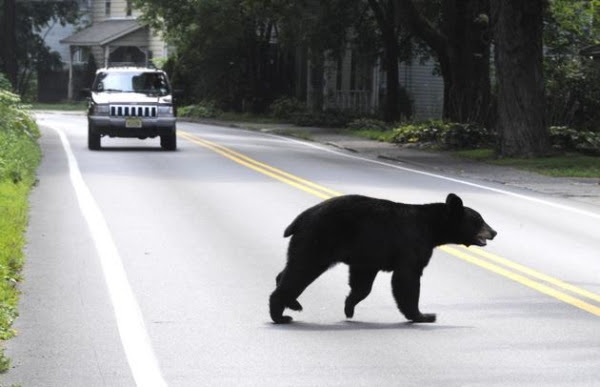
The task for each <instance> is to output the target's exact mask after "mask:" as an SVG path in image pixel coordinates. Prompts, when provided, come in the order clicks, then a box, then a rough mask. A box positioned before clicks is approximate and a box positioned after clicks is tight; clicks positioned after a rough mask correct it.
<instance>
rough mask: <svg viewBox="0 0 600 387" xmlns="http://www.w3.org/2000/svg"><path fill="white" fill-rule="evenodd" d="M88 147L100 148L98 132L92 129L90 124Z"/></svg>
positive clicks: (92, 148) (91, 148)
mask: <svg viewBox="0 0 600 387" xmlns="http://www.w3.org/2000/svg"><path fill="white" fill-rule="evenodd" d="M88 149H90V150H100V134H99V133H97V132H96V131H95V130H94V127H93V126H92V125H91V124H88Z"/></svg>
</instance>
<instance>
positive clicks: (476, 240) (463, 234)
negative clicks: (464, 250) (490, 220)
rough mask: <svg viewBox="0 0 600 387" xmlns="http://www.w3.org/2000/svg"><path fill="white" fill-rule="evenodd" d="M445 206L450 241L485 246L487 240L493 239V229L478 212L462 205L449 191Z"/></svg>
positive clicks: (459, 199)
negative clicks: (447, 215)
mask: <svg viewBox="0 0 600 387" xmlns="http://www.w3.org/2000/svg"><path fill="white" fill-rule="evenodd" d="M446 208H447V210H448V214H449V220H450V222H449V225H450V228H451V229H450V230H448V231H449V233H450V235H449V236H450V239H451V241H450V242H451V243H457V244H463V245H465V246H470V245H476V246H485V245H486V244H487V240H488V239H489V240H491V239H494V237H495V236H496V234H497V232H496V231H494V229H493V228H491V227H490V226H489V225H488V224H487V223H486V222H485V221H484V220H483V218H482V217H481V215H479V212H477V211H475V210H473V209H471V208H469V207H465V206H463V202H462V200H461V198H459V197H458V196H456V195H455V194H453V193H451V194H449V195H448V197H447V198H446Z"/></svg>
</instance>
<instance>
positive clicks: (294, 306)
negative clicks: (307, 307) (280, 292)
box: [275, 270, 302, 312]
mask: <svg viewBox="0 0 600 387" xmlns="http://www.w3.org/2000/svg"><path fill="white" fill-rule="evenodd" d="M284 271H285V270H283V271H282V272H281V273H279V274H277V277H275V284H276V285H277V286H279V281H280V280H281V276H282V275H283V272H284ZM285 307H286V308H290V309H291V310H295V311H296V312H301V311H302V305H301V304H300V303H299V302H298V300H293V301H291V302H290V303H289V304H288V305H285Z"/></svg>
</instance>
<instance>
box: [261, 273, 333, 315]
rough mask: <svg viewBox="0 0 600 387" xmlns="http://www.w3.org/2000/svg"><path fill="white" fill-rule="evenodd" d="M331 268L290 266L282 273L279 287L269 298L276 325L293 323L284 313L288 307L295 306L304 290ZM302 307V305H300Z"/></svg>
mask: <svg viewBox="0 0 600 387" xmlns="http://www.w3.org/2000/svg"><path fill="white" fill-rule="evenodd" d="M328 268H329V266H317V267H297V266H291V265H289V264H288V266H287V267H286V268H285V270H284V271H283V272H282V273H281V276H278V277H279V281H278V283H277V287H276V288H275V291H273V293H272V294H271V297H270V298H269V312H270V314H271V319H272V320H273V322H275V323H276V324H287V323H289V322H291V321H292V318H291V317H290V316H284V315H283V311H284V309H285V308H286V307H287V306H288V305H293V304H294V302H296V303H297V302H298V301H296V299H297V298H298V297H299V296H300V294H302V292H303V291H304V289H306V287H307V286H308V285H310V284H311V283H312V282H313V281H314V280H315V279H317V277H319V276H320V275H321V274H323V272H324V271H325V270H327V269H328ZM298 305H300V304H298Z"/></svg>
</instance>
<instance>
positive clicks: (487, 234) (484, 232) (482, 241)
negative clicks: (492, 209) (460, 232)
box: [475, 223, 498, 246]
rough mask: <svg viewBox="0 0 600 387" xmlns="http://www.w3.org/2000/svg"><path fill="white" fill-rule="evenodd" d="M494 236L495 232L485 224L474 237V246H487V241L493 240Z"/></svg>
mask: <svg viewBox="0 0 600 387" xmlns="http://www.w3.org/2000/svg"><path fill="white" fill-rule="evenodd" d="M496 235H498V233H497V232H496V230H494V229H493V228H491V227H490V226H489V225H488V224H487V223H484V224H483V227H481V230H480V231H479V233H477V235H476V236H475V241H476V242H475V244H476V245H477V246H485V245H487V241H488V240H492V239H494V238H495V237H496Z"/></svg>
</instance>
